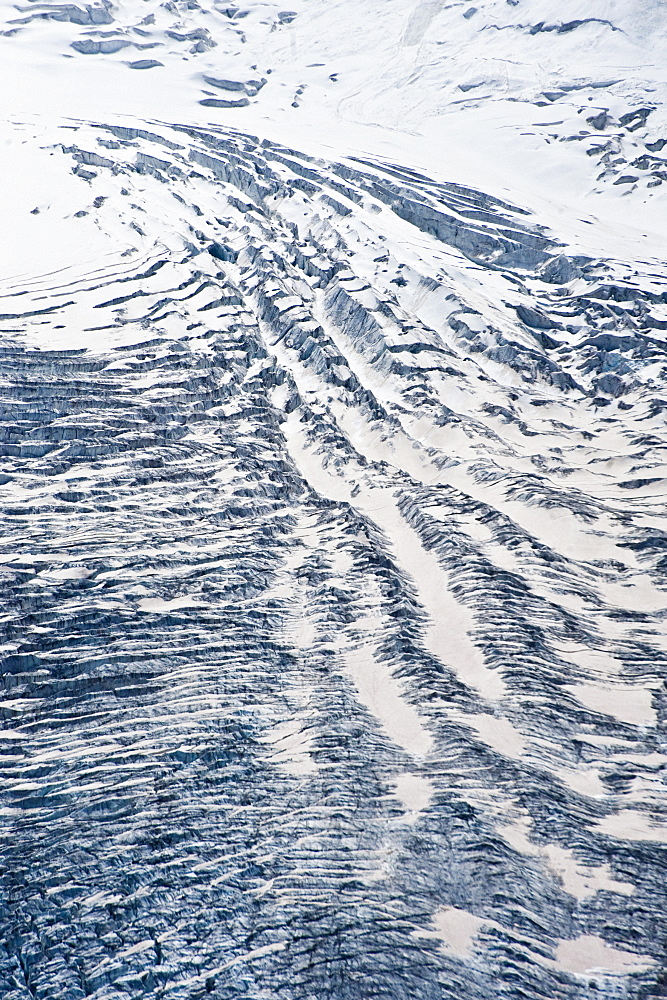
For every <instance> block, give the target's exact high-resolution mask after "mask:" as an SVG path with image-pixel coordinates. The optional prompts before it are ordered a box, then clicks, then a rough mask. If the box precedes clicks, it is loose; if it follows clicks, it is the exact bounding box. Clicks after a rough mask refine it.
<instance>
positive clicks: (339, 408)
mask: <svg viewBox="0 0 667 1000" xmlns="http://www.w3.org/2000/svg"><path fill="white" fill-rule="evenodd" d="M230 10H232V13H234V12H235V11H236V9H235V8H234V9H231V8H230ZM237 13H238V12H237ZM237 13H234V17H231V16H230V19H231V20H232V21H235V20H236V17H237ZM432 13H433V11H432V10H431V8H428V10H427V11H426V14H424V17H426V16H427V15H428V16H430V14H432ZM475 16H476V15H475ZM471 21H474V17H473V18H471ZM285 23H288V22H287V19H286V20H285ZM296 23H298V22H296ZM411 24H412V27H411V29H410V30H411V31H412V33H413V34H412V36H411V38H413V37H416V35H417V34H418V33H419V30H421V29H420V27H419V26H420V24H422V22H421V21H420V20H419V18H415V19H413V21H412V22H411ZM572 30H574V29H572ZM410 44H417V43H416V42H414V43H413V42H412V41H410ZM221 79H222V77H220V80H221ZM223 89H224V88H220V89H219V91H218V92H220V93H221V92H222V90H223ZM25 139H26V132H25V129H24V128H23V127H18V131H17V140H16V142H17V149H22V148H24V145H25V143H24V140H25ZM30 142H31V143H32V145H33V147H34V148H33V149H32V154H31V155H32V161H31V162H33V163H34V164H38V165H39V171H38V176H36V179H35V186H34V187H31V188H30V195H28V194H26V196H25V197H26V198H28V197H29V196H30V197H32V193H33V192H35V191H37V190H39V191H40V192H41V193H40V196H39V198H38V199H37V203H35V204H33V202H32V201H25V203H24V202H23V201H20V202H19V203H18V204H17V205H14V206H9V207H10V208H11V209H12V210H13V211H15V212H17V213H21V214H20V219H21V220H22V225H23V226H24V227H25V232H27V233H29V234H30V241H31V242H30V243H28V242H27V239H26V242H25V243H24V247H23V251H22V252H23V254H24V257H23V258H20V256H19V255H18V254H19V252H18V250H17V257H16V261H15V267H14V272H15V273H16V277H13V278H7V279H6V280H4V282H3V285H2V288H0V293H1V295H0V336H1V338H2V339H1V341H0V352H1V353H0V361H1V365H2V378H3V382H2V398H1V400H0V414H1V416H2V435H1V445H0V446H1V448H2V452H3V456H4V466H3V474H2V480H1V485H0V497H1V501H0V502H1V504H2V506H1V508H0V512H1V516H2V518H3V531H2V547H1V550H0V560H1V562H0V582H1V583H2V586H3V595H4V599H3V607H2V620H3V643H4V647H3V668H2V669H3V682H4V695H3V698H2V703H1V704H0V712H1V713H2V716H3V718H4V720H5V722H6V728H5V730H4V731H3V733H2V744H1V746H2V750H3V779H4V786H3V803H2V810H3V812H2V816H3V824H2V828H1V830H0V837H1V838H2V841H1V843H2V855H3V872H2V880H3V893H2V898H3V900H4V901H6V903H3V907H4V909H3V910H2V921H3V923H2V934H3V941H4V942H5V946H4V950H3V955H2V958H1V959H0V993H2V996H3V997H6V998H7V1000H28V998H30V997H45V998H46V997H48V998H49V1000H71V998H74V997H79V996H81V997H83V996H91V997H96V998H98V1000H102V998H107V997H111V996H112V995H113V996H118V995H126V996H131V997H151V998H155V1000H158V998H160V997H177V998H179V1000H180V998H183V1000H186V998H187V1000H190V998H192V1000H194V998H195V997H200V996H202V995H207V994H209V995H213V996H215V997H217V998H219V1000H238V998H239V997H242V996H243V997H248V998H251V1000H268V998H278V997H280V998H285V1000H313V998H317V1000H324V998H334V997H335V998H336V1000H339V998H343V997H345V998H350V1000H353V998H354V1000H356V998H359V1000H361V998H362V997H364V998H366V997H371V996H372V997H374V998H377V997H386V998H388V1000H389V998H390V1000H401V998H404V1000H408V998H410V1000H415V998H420V1000H421V998H424V1000H426V998H428V1000H432V998H436V997H437V998H438V1000H440V998H442V997H457V998H459V1000H481V998H489V1000H490V998H494V1000H495V998H496V997H498V996H508V997H509V996H522V997H524V998H530V1000H538V998H544V997H548V998H549V1000H560V998H563V1000H564V998H577V1000H584V998H586V1000H588V998H590V997H592V996H605V997H610V998H611V997H614V998H624V1000H625V998H633V1000H640V998H646V997H649V996H659V995H660V990H662V988H663V986H662V985H661V983H662V979H661V976H662V972H661V971H660V970H661V968H664V965H665V954H664V940H665V933H664V931H665V928H664V922H665V913H666V912H667V900H666V898H665V888H664V865H665V853H664V852H665V837H666V835H665V830H666V829H667V825H666V822H665V820H666V816H665V812H666V809H665V795H664V774H665V763H666V760H667V758H666V756H665V745H664V719H665V707H666V706H665V679H666V678H667V649H666V642H665V605H666V603H667V602H666V600H665V585H664V580H665V576H664V573H665V558H666V556H665V548H666V546H667V535H665V530H664V493H665V485H664V484H665V480H666V476H665V472H666V469H665V424H664V407H665V403H664V400H663V396H664V350H665V328H666V326H667V311H666V310H667V293H666V292H665V285H664V280H663V278H662V277H661V276H660V275H661V270H660V266H659V264H657V263H656V262H651V261H648V262H646V263H645V264H644V265H639V266H638V265H637V262H636V261H632V260H625V259H623V257H622V254H621V253H620V252H619V254H618V255H617V257H616V258H615V259H607V260H605V261H601V260H599V259H598V258H596V257H593V256H591V255H586V254H582V253H580V252H578V251H577V250H576V249H575V250H573V249H572V247H570V246H569V245H568V244H567V243H566V242H565V241H563V240H562V239H561V238H560V237H559V234H558V233H553V232H550V231H547V230H546V229H544V227H541V226H539V225H538V224H537V223H536V221H535V219H534V218H533V217H532V216H531V215H530V214H528V213H527V212H526V210H525V209H523V208H522V207H521V206H518V205H514V204H512V203H510V201H509V200H507V201H502V200H500V199H499V198H496V197H491V196H488V195H485V194H484V193H482V192H480V191H479V190H475V189H472V188H469V187H465V186H463V185H461V184H451V183H450V184H447V183H441V182H436V181H433V180H431V179H429V178H428V177H426V176H423V175H422V176H420V175H416V174H415V173H414V172H413V171H409V170H405V169H403V168H401V167H400V166H397V165H396V164H389V163H380V162H379V161H378V162H376V160H374V159H371V158H366V159H365V160H364V162H360V159H356V160H353V159H350V158H347V159H340V160H337V161H326V160H324V159H322V158H318V157H315V156H313V155H310V154H308V155H307V154H304V153H301V152H299V151H298V150H295V149H292V148H288V147H287V146H286V145H285V146H280V145H278V144H277V143H275V142H270V141H268V140H262V139H261V138H257V137H253V136H251V135H247V134H243V133H240V132H232V131H229V130H225V129H223V128H213V127H209V128H204V127H189V126H187V127H186V126H179V127H168V126H165V125H161V124H159V123H157V122H152V123H150V124H148V123H143V124H138V123H135V125H122V126H121V125H118V124H114V123H109V124H106V125H104V124H84V123H81V122H77V123H72V122H68V123H66V124H65V125H63V126H62V127H60V126H57V125H55V124H54V125H52V126H50V127H49V128H48V129H47V128H44V129H43V131H42V132H41V133H39V132H37V133H36V134H34V135H33V136H32V137H31V138H30ZM20 155H23V154H19V153H17V157H18V156H20ZM17 162H21V163H23V160H19V159H17ZM29 176H30V178H31V181H32V175H29ZM17 218H19V216H18V215H17ZM78 234H80V235H78ZM56 238H59V239H60V244H59V245H57V246H56V245H55V244H54V242H53V240H54V239H56ZM27 251H29V252H27ZM26 252H27V255H26ZM38 259H39V260H43V261H44V262H46V261H49V264H48V266H47V265H46V263H45V264H44V266H43V267H41V270H40V269H38V268H35V267H33V269H32V271H31V270H30V263H31V261H34V260H38ZM47 272H48V273H47ZM7 273H10V272H9V270H8V271H7Z"/></svg>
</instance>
